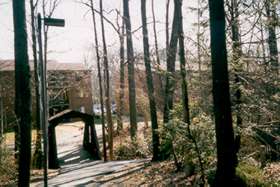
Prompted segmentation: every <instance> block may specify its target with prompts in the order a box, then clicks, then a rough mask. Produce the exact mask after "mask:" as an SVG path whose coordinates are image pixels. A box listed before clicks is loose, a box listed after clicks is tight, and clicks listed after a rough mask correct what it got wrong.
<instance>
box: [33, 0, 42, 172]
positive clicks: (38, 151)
mask: <svg viewBox="0 0 280 187" xmlns="http://www.w3.org/2000/svg"><path fill="white" fill-rule="evenodd" d="M35 8H36V5H34V1H33V0H30V9H31V10H30V11H31V35H32V36H31V37H32V53H33V61H34V78H35V98H36V145H35V152H34V155H33V164H32V165H33V167H34V168H36V169H41V168H42V163H43V160H42V159H43V152H42V142H41V138H42V132H41V123H40V90H39V89H40V88H39V74H38V60H37V38H36V28H35Z"/></svg>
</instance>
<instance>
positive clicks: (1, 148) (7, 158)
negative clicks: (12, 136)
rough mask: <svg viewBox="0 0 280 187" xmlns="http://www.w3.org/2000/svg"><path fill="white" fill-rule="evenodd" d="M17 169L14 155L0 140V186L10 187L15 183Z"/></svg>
mask: <svg viewBox="0 0 280 187" xmlns="http://www.w3.org/2000/svg"><path fill="white" fill-rule="evenodd" d="M16 177H17V169H16V164H15V159H14V155H13V153H12V151H11V150H9V149H8V148H7V147H6V145H5V144H4V143H1V140H0V186H8V185H12V184H14V183H15V181H16Z"/></svg>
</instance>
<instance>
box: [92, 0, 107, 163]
mask: <svg viewBox="0 0 280 187" xmlns="http://www.w3.org/2000/svg"><path fill="white" fill-rule="evenodd" d="M90 8H91V13H92V22H93V28H94V41H95V53H96V60H97V71H98V84H99V102H100V106H101V124H102V143H103V157H104V161H105V162H106V161H107V149H106V134H105V118H104V99H103V85H102V72H101V67H100V55H99V50H98V46H99V43H98V37H97V29H96V21H95V20H96V19H95V12H94V7H93V0H90Z"/></svg>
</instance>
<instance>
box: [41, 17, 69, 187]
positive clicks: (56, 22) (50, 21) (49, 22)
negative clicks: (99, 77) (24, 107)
mask: <svg viewBox="0 0 280 187" xmlns="http://www.w3.org/2000/svg"><path fill="white" fill-rule="evenodd" d="M37 19H38V42H39V82H40V116H41V117H40V119H41V121H40V123H41V129H42V132H43V149H44V160H43V163H44V164H43V165H44V186H45V187H47V186H48V109H47V106H48V104H47V103H48V97H47V78H46V77H47V64H46V63H47V62H45V63H44V60H43V45H42V18H41V14H40V13H39V14H38V17H37ZM43 20H44V25H45V26H53V27H64V26H65V21H64V20H63V19H55V18H44V19H43Z"/></svg>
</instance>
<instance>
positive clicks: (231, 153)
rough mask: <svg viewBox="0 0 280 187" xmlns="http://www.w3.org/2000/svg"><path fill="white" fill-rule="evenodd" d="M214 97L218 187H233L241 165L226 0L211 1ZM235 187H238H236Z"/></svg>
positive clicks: (216, 179) (216, 180)
mask: <svg viewBox="0 0 280 187" xmlns="http://www.w3.org/2000/svg"><path fill="white" fill-rule="evenodd" d="M209 12H210V33H211V54H212V55H211V60H212V75H213V98H214V115H215V129H216V142H217V143H216V144H217V172H216V178H215V182H216V185H217V186H227V185H228V184H231V185H233V184H234V180H235V167H236V164H237V163H236V162H237V157H236V151H235V143H234V133H233V126H232V116H231V104H230V93H229V79H228V67H227V64H228V62H227V49H226V35H225V10H224V1H223V0H215V1H214V0H209ZM233 186H235V185H233Z"/></svg>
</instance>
